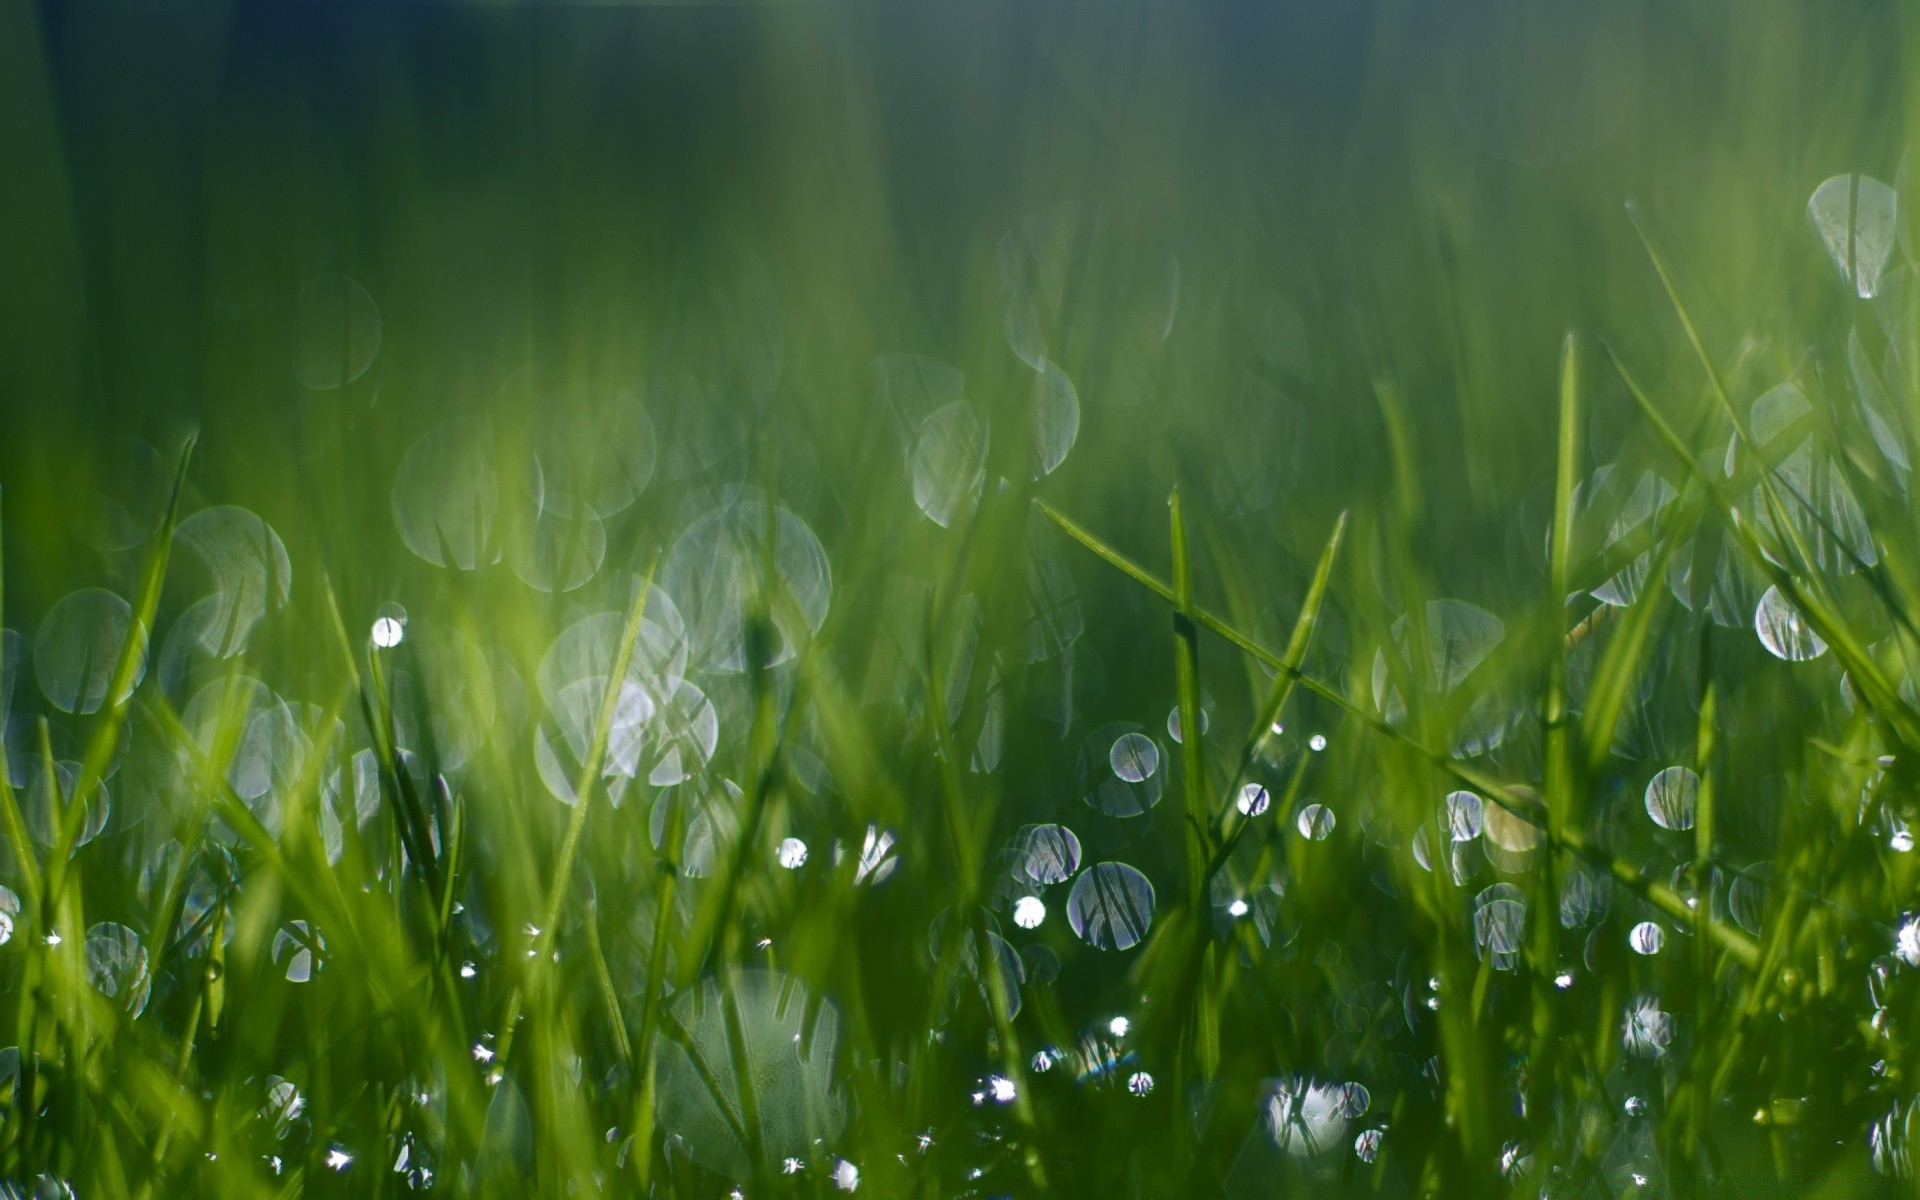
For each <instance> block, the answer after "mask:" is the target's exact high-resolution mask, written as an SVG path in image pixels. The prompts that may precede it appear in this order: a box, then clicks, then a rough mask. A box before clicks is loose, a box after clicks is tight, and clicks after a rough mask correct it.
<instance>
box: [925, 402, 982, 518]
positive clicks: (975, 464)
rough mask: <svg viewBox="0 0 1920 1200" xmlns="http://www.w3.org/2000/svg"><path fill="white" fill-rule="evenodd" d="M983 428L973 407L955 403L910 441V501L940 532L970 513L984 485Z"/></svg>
mask: <svg viewBox="0 0 1920 1200" xmlns="http://www.w3.org/2000/svg"><path fill="white" fill-rule="evenodd" d="M986 462H987V424H986V421H985V420H984V419H982V418H981V417H980V416H979V415H978V414H977V413H975V412H974V411H973V406H972V405H970V404H968V403H967V402H966V401H964V400H956V401H954V402H952V403H951V404H947V405H944V406H942V407H941V408H938V409H936V410H934V412H933V413H932V414H930V415H929V416H928V417H927V419H926V420H925V421H923V422H921V425H920V429H919V431H918V433H917V434H916V436H915V438H914V446H913V455H912V458H911V459H910V460H909V462H908V464H907V466H908V472H909V474H910V475H911V476H912V479H913V502H914V503H915V504H917V505H919V507H920V511H921V512H923V513H925V514H926V516H927V519H928V520H930V521H932V522H933V523H934V524H936V525H939V526H942V527H950V526H952V525H953V523H954V522H955V521H958V520H959V519H961V518H962V517H964V516H966V514H968V513H969V512H971V511H973V506H974V504H975V503H976V502H977V501H978V500H979V499H980V490H981V488H982V487H983V486H985V484H986V479H987V472H986Z"/></svg>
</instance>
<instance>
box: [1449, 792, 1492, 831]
mask: <svg viewBox="0 0 1920 1200" xmlns="http://www.w3.org/2000/svg"><path fill="white" fill-rule="evenodd" d="M1446 803H1447V829H1448V832H1449V834H1450V836H1451V837H1452V838H1453V840H1454V841H1456V842H1470V841H1472V840H1473V839H1474V838H1477V837H1479V836H1480V830H1481V829H1482V828H1483V826H1484V823H1485V810H1486V804H1485V802H1484V801H1482V800H1481V799H1480V797H1479V796H1478V795H1477V794H1475V793H1473V792H1448V793H1447V801H1446Z"/></svg>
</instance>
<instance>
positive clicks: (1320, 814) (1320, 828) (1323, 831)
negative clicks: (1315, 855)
mask: <svg viewBox="0 0 1920 1200" xmlns="http://www.w3.org/2000/svg"><path fill="white" fill-rule="evenodd" d="M1294 824H1295V826H1296V827H1298V829H1299V830H1300V836H1301V837H1303V838H1306V839H1307V840H1308V841H1312V842H1324V841H1326V840H1327V838H1328V837H1330V836H1332V834H1333V827H1334V824H1335V818H1334V815H1333V810H1332V809H1330V808H1328V807H1327V806H1326V805H1324V804H1318V803H1315V804H1309V805H1307V806H1306V807H1305V808H1303V809H1301V810H1300V815H1299V817H1297V818H1296V819H1295V821H1294Z"/></svg>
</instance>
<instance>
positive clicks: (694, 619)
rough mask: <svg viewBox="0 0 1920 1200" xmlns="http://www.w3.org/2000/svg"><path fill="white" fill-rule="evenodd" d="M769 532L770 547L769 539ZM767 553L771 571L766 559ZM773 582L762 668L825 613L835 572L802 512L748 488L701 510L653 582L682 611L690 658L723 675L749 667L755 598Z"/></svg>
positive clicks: (796, 644) (795, 644) (789, 652)
mask: <svg viewBox="0 0 1920 1200" xmlns="http://www.w3.org/2000/svg"><path fill="white" fill-rule="evenodd" d="M769 533H771V536H772V539H773V545H772V546H771V547H769V546H768V545H767V544H766V543H767V538H768V535H769ZM769 551H771V557H772V559H773V573H772V578H771V579H770V580H769V579H768V578H767V577H766V576H767V570H766V560H767V558H768V556H769ZM769 583H771V584H772V586H773V594H772V595H771V596H766V597H765V598H764V602H765V603H766V605H767V607H768V608H769V610H770V612H769V615H770V618H771V621H772V625H773V629H772V631H771V638H770V644H768V645H765V646H763V647H761V650H762V652H763V653H764V655H765V659H764V661H763V662H761V663H759V664H758V665H760V666H765V667H772V666H777V665H779V664H780V663H783V662H785V661H787V660H788V659H789V658H792V657H793V656H794V654H796V653H797V652H798V651H799V648H800V646H801V645H803V644H804V643H805V642H806V641H807V640H808V639H809V638H811V637H812V636H813V634H815V633H817V632H819V630H820V626H821V625H822V624H824V623H825V621H826V619H827V609H828V606H829V604H830V602H831V600H832V595H833V571H832V568H831V567H830V565H829V564H828V561H827V552H826V550H825V549H824V548H823V547H822V546H821V545H820V539H819V538H817V537H815V536H814V533H813V530H812V529H810V528H809V527H808V526H807V523H806V522H805V521H804V520H802V519H801V518H800V517H799V516H797V515H795V514H794V513H793V512H792V511H790V510H789V509H786V508H783V507H780V506H779V505H775V506H773V511H772V513H771V515H770V514H769V513H768V511H767V501H766V499H765V498H764V497H762V496H761V494H760V493H759V492H758V491H756V490H754V489H751V488H739V489H734V490H731V491H729V492H728V493H727V494H726V495H725V497H724V498H723V499H722V500H721V502H720V503H719V504H717V505H716V506H715V507H714V508H713V509H712V510H711V511H709V512H708V513H707V514H706V515H704V516H702V517H700V518H698V519H696V520H695V521H694V522H693V523H692V524H690V525H688V526H687V528H686V531H685V532H684V533H682V534H681V535H680V537H679V538H678V540H676V541H675V542H674V544H673V548H672V549H671V550H669V551H668V552H667V556H666V558H665V559H664V560H662V562H661V564H660V573H659V576H658V577H657V578H656V580H655V581H654V584H655V586H656V587H658V588H661V589H663V590H664V591H666V592H667V594H669V595H671V596H672V597H673V598H674V600H675V601H676V602H677V603H678V605H679V608H680V611H681V612H682V613H684V614H685V617H686V630H687V637H688V640H689V647H690V650H691V653H692V658H693V661H694V662H695V663H697V664H698V665H699V666H701V667H704V668H705V669H707V670H710V671H714V672H717V673H721V674H735V673H739V672H744V671H745V670H746V669H747V642H748V625H749V621H750V617H751V615H752V613H753V611H754V610H755V608H757V607H758V606H759V602H757V601H756V600H755V597H758V596H761V594H762V593H764V592H766V591H767V586H768V584H769Z"/></svg>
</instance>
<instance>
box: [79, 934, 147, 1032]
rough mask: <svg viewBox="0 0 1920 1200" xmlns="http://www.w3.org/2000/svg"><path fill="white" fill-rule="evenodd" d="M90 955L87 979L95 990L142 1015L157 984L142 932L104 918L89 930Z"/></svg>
mask: <svg viewBox="0 0 1920 1200" xmlns="http://www.w3.org/2000/svg"><path fill="white" fill-rule="evenodd" d="M86 956H87V982H88V983H90V984H92V985H93V988H94V990H95V991H97V992H99V993H100V994H101V995H102V996H105V997H107V998H108V999H110V1000H113V1001H116V1002H117V1004H118V1006H119V1008H120V1010H121V1011H122V1012H124V1013H126V1014H127V1015H128V1016H129V1017H137V1016H139V1015H140V1014H141V1012H143V1011H144V1010H145V1009H146V1007H147V996H148V993H149V991H150V989H151V988H152V986H153V979H152V977H151V976H150V975H149V974H148V971H147V949H146V947H145V946H142V945H141V944H140V935H139V934H137V933H135V932H134V931H133V930H131V929H129V928H127V927H126V926H125V925H116V924H114V923H112V922H110V921H103V922H101V923H100V924H98V925H95V926H94V927H93V928H91V929H89V930H87V942H86Z"/></svg>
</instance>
